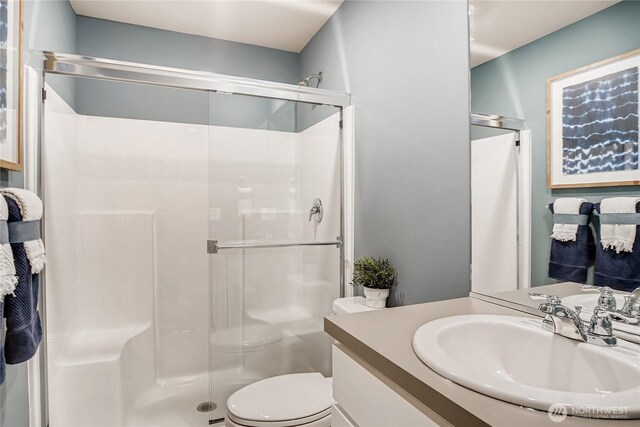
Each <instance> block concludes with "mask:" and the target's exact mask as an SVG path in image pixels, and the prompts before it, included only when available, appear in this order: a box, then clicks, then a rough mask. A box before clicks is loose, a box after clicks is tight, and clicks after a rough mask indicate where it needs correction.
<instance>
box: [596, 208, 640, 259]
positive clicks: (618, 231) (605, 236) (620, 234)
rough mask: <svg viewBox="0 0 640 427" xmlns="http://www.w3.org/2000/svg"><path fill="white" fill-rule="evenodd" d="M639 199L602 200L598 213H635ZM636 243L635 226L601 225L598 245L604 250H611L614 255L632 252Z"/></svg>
mask: <svg viewBox="0 0 640 427" xmlns="http://www.w3.org/2000/svg"><path fill="white" fill-rule="evenodd" d="M638 202H640V197H611V198H609V199H602V202H600V213H602V214H608V213H636V205H637V204H638ZM635 241H636V226H635V225H633V224H602V226H601V230H600V243H602V247H603V248H604V249H609V248H611V249H613V250H615V251H616V253H620V252H633V243H634V242H635Z"/></svg>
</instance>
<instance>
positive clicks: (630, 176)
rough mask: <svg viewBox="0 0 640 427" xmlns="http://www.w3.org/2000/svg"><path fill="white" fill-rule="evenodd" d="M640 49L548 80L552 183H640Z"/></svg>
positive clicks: (549, 172)
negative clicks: (639, 160)
mask: <svg viewBox="0 0 640 427" xmlns="http://www.w3.org/2000/svg"><path fill="white" fill-rule="evenodd" d="M639 75H640V49H636V50H632V51H630V52H627V53H624V54H622V55H618V56H615V57H612V58H608V59H605V60H603V61H600V62H596V63H594V64H591V65H587V66H585V67H582V68H578V69H576V70H573V71H569V72H567V73H564V74H560V75H558V76H555V77H551V78H550V79H548V80H547V187H548V188H551V189H556V188H584V187H612V186H624V185H640V166H639V164H638V158H639V157H640V152H639V150H640V139H639V138H640V137H639V135H640V118H639V116H640V111H639V106H640V95H639V94H640V92H639V91H638V84H639V83H638V76H639Z"/></svg>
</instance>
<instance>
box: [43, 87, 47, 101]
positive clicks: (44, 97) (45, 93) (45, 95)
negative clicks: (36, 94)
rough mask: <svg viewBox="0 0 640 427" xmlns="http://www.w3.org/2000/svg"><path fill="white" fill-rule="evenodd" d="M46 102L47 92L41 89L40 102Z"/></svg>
mask: <svg viewBox="0 0 640 427" xmlns="http://www.w3.org/2000/svg"><path fill="white" fill-rule="evenodd" d="M46 100H47V90H46V89H45V88H42V102H44V101H46Z"/></svg>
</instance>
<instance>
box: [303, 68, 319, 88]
mask: <svg viewBox="0 0 640 427" xmlns="http://www.w3.org/2000/svg"><path fill="white" fill-rule="evenodd" d="M322 78H323V77H322V71H320V72H319V73H318V74H311V75H310V76H309V77H307V78H305V79H303V80H300V81H299V82H298V86H304V87H308V86H309V82H310V81H311V79H318V83H317V84H316V87H320V83H321V82H322Z"/></svg>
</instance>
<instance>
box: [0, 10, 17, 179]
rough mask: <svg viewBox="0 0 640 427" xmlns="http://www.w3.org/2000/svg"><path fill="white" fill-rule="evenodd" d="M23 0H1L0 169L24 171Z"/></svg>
mask: <svg viewBox="0 0 640 427" xmlns="http://www.w3.org/2000/svg"><path fill="white" fill-rule="evenodd" d="M22 15H23V1H22V0H0V21H1V24H2V25H0V55H1V58H0V168H3V169H9V170H13V171H21V170H22Z"/></svg>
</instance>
